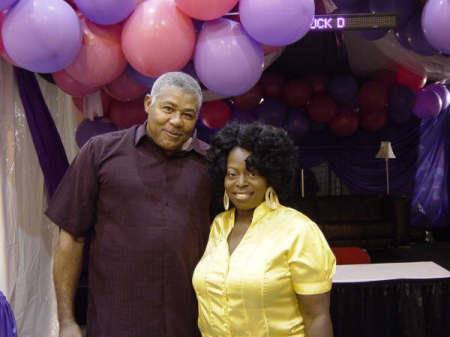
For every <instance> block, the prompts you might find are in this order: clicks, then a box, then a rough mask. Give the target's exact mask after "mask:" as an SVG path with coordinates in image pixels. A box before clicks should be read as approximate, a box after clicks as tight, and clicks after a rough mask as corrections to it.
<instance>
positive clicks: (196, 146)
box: [134, 121, 209, 156]
mask: <svg viewBox="0 0 450 337" xmlns="http://www.w3.org/2000/svg"><path fill="white" fill-rule="evenodd" d="M142 139H148V140H150V141H151V142H152V143H153V140H152V139H151V138H150V137H149V136H148V135H147V121H145V122H144V123H142V124H140V125H139V126H138V127H137V129H136V133H135V136H134V146H136V147H137V146H138V145H139V143H140V142H141V140H142ZM208 149H209V144H207V143H205V142H203V141H201V140H200V139H198V138H196V137H194V138H192V141H191V143H190V144H189V145H188V146H187V147H186V148H185V149H184V150H183V151H180V152H185V153H188V152H191V151H192V150H193V151H195V152H197V153H198V154H200V155H201V156H206V151H208Z"/></svg>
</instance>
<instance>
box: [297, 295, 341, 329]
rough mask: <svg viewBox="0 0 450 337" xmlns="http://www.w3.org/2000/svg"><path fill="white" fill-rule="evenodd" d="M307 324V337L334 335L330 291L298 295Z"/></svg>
mask: <svg viewBox="0 0 450 337" xmlns="http://www.w3.org/2000/svg"><path fill="white" fill-rule="evenodd" d="M297 300H298V304H299V307H300V312H301V314H302V316H303V320H304V324H305V337H333V327H332V324H331V316H330V292H326V293H324V294H318V295H297Z"/></svg>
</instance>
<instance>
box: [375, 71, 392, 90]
mask: <svg viewBox="0 0 450 337" xmlns="http://www.w3.org/2000/svg"><path fill="white" fill-rule="evenodd" d="M396 76H397V73H396V72H395V71H393V70H389V69H380V70H377V71H375V72H374V73H373V74H372V79H373V80H374V81H376V82H380V83H382V84H384V85H385V86H387V87H388V89H390V88H391V87H393V86H394V85H395V77H396Z"/></svg>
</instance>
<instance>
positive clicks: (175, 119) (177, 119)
mask: <svg viewBox="0 0 450 337" xmlns="http://www.w3.org/2000/svg"><path fill="white" fill-rule="evenodd" d="M182 123H183V120H182V119H181V114H180V113H179V112H176V113H174V114H173V115H172V116H171V118H170V124H172V125H173V126H177V127H179V126H181V124H182Z"/></svg>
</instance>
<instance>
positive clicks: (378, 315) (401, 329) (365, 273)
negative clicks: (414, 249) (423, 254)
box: [331, 262, 450, 337]
mask: <svg viewBox="0 0 450 337" xmlns="http://www.w3.org/2000/svg"><path fill="white" fill-rule="evenodd" d="M331 317H332V321H333V330H334V337H450V272H449V271H448V270H446V269H444V268H442V267H441V266H439V265H437V264H436V263H434V262H406V263H374V264H359V265H338V266H337V268H336V274H335V275H334V277H333V288H332V291H331Z"/></svg>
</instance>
